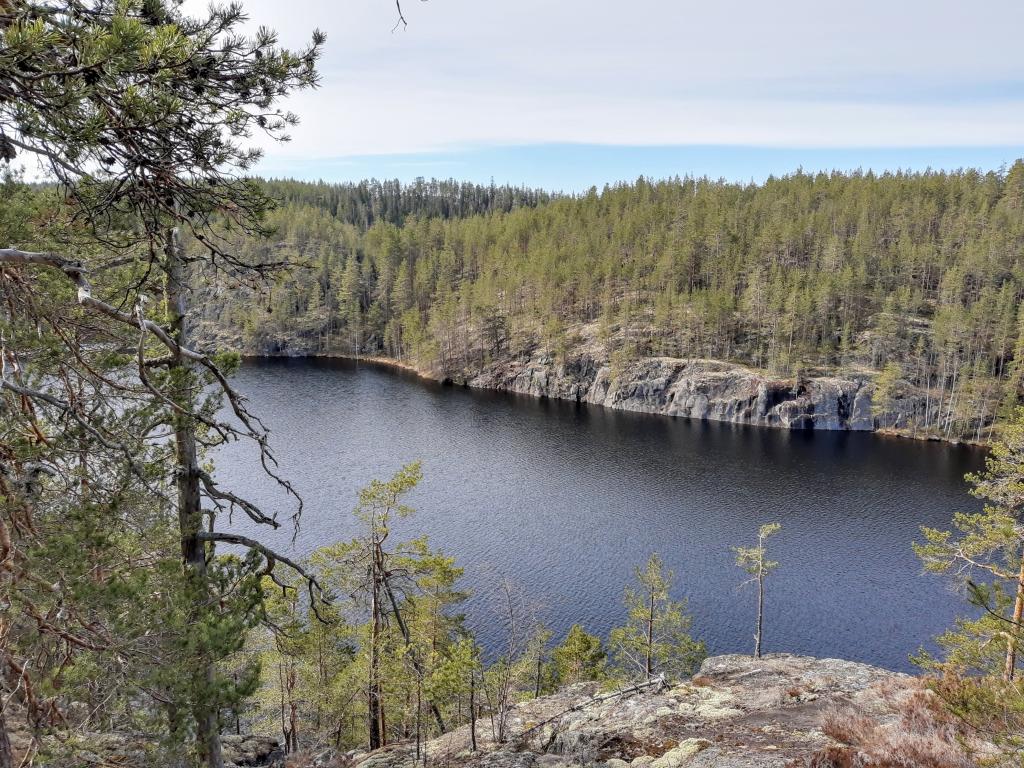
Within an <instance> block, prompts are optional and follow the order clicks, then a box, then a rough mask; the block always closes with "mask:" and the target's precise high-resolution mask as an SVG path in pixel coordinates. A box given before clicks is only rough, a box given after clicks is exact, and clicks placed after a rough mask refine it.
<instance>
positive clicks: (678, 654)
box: [608, 553, 707, 680]
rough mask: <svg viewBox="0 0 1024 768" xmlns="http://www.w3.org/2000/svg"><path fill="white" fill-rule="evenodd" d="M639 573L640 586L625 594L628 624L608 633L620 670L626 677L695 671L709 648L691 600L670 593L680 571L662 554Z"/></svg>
mask: <svg viewBox="0 0 1024 768" xmlns="http://www.w3.org/2000/svg"><path fill="white" fill-rule="evenodd" d="M634 574H635V577H636V585H635V586H634V585H630V586H627V587H626V589H625V593H624V602H625V605H626V610H627V619H626V624H625V625H624V626H621V627H616V628H615V629H613V630H612V631H611V633H610V635H609V637H608V644H609V647H610V648H611V654H612V659H613V661H614V664H615V668H616V671H617V672H618V673H619V674H620V675H623V676H626V677H631V676H635V675H636V674H637V673H639V674H642V675H644V676H645V679H647V680H650V679H652V678H653V677H655V676H656V675H659V674H664V675H665V676H666V677H667V678H669V679H672V680H679V679H682V678H685V677H688V676H690V675H691V674H693V672H694V670H696V669H697V667H698V666H699V665H700V663H701V661H703V660H704V658H705V657H706V656H707V650H706V647H705V645H704V642H703V641H697V640H694V639H693V637H691V636H690V627H691V625H692V624H693V620H692V618H691V617H690V616H688V615H687V613H686V601H685V600H673V599H672V598H671V596H670V592H671V589H672V584H673V581H674V579H675V575H674V574H673V572H672V571H671V570H668V569H666V568H665V566H664V563H663V562H662V560H661V557H660V556H659V555H658V554H657V553H655V554H653V555H651V557H650V559H649V560H648V561H647V563H646V564H645V565H644V567H643V568H639V567H638V568H636V569H635V571H634Z"/></svg>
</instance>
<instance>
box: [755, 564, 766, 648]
mask: <svg viewBox="0 0 1024 768" xmlns="http://www.w3.org/2000/svg"><path fill="white" fill-rule="evenodd" d="M763 622H764V574H763V573H761V574H759V575H758V577H757V634H755V635H754V658H755V659H760V658H761V627H762V624H763Z"/></svg>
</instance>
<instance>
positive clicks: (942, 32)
mask: <svg viewBox="0 0 1024 768" xmlns="http://www.w3.org/2000/svg"><path fill="white" fill-rule="evenodd" d="M202 3H205V0H188V3H187V6H186V7H199V6H200V5H201V4H202ZM245 5H246V8H247V10H248V11H249V13H250V16H251V18H252V20H253V22H254V23H263V24H267V25H269V26H272V27H274V28H277V29H279V30H280V31H281V33H282V39H283V41H284V42H285V43H286V44H290V45H299V44H301V43H302V41H303V40H304V39H306V38H307V37H308V34H309V32H310V31H311V29H312V28H313V27H314V26H319V27H321V28H323V29H324V30H325V31H326V32H327V33H328V45H327V50H326V54H325V58H324V60H323V64H322V71H323V74H324V83H323V88H322V89H320V90H319V91H317V92H315V93H307V94H303V95H302V96H300V97H298V98H296V99H294V100H293V102H292V103H291V104H290V105H289V106H290V107H291V108H293V109H294V110H295V111H297V112H299V113H300V115H301V116H302V118H303V124H302V125H301V126H300V127H298V128H297V129H296V130H295V132H294V139H295V141H294V143H293V144H292V145H290V146H285V147H272V148H268V150H269V159H270V160H271V161H273V162H274V163H275V164H279V163H283V162H287V161H288V159H289V158H290V159H292V160H294V161H298V160H300V159H310V158H329V157H339V156H349V155H392V154H409V153H422V152H438V151H447V150H453V149H468V148H472V147H480V146H496V145H533V144H549V143H553V142H558V143H564V142H574V143H586V144H602V145H624V146H626V145H652V146H653V145H666V144H675V145H760V146H768V147H788V148H795V147H811V148H827V147H833V148H835V147H887V146H900V147H947V146H979V147H984V146H990V147H993V146H1005V145H1013V144H1018V143H1020V142H1021V137H1022V128H1024V57H1021V56H1020V55H1019V40H1018V37H1019V30H1020V29H1021V28H1022V27H1024V3H1020V2H1019V0H987V2H984V3H973V4H968V3H964V2H962V0H900V2H892V0H862V2H859V3H856V4H849V3H840V2H836V1H834V0H778V2H774V3H755V2H749V1H747V2H740V0H720V1H719V2H715V3H706V2H698V1H697V0H635V2H628V3H627V2H622V0H558V1H557V2H552V0H517V2H515V3H511V2H496V1H491V0H488V1H487V2H481V0H430V2H423V3H421V2H415V0H408V2H406V3H405V9H406V16H407V18H408V19H409V22H410V25H409V28H408V29H407V30H405V31H402V30H399V31H397V32H394V33H392V32H391V29H392V26H393V23H394V5H393V4H392V3H391V2H390V1H389V0H343V1H342V2H338V1H337V0H290V2H287V3H281V2H279V0H245Z"/></svg>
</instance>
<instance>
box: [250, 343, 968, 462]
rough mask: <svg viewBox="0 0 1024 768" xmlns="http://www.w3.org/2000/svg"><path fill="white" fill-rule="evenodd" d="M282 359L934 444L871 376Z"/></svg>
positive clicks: (920, 406) (670, 363)
mask: <svg viewBox="0 0 1024 768" xmlns="http://www.w3.org/2000/svg"><path fill="white" fill-rule="evenodd" d="M282 356H288V357H337V358H342V359H348V360H359V361H360V362H362V363H368V364H372V365H379V366H382V367H387V368H394V369H398V370H402V371H405V372H409V373H414V374H416V375H417V376H419V377H421V378H424V379H427V380H430V381H438V382H443V383H446V384H453V385H457V386H465V387H470V388H474V389H490V390H494V391H501V392H511V393H515V394H521V395H529V396H531V397H540V398H552V399H558V400H568V401H572V402H578V403H587V404H591V405H600V406H602V407H604V408H612V409H617V410H625V411H633V412H639V413H650V414H657V415H664V416H674V417H682V418H690V419H698V420H705V421H719V422H727V423H732V424H744V425H749V426H758V427H772V428H778V429H788V430H825V431H853V432H876V433H880V434H885V435H893V436H898V437H907V438H914V439H925V440H940V439H941V438H937V437H934V436H932V435H926V434H924V433H919V432H917V431H916V430H915V429H914V423H915V418H916V417H918V416H919V415H921V414H922V413H923V412H924V408H925V405H926V404H925V401H924V397H923V395H921V394H919V393H915V392H904V393H902V394H901V395H900V396H898V397H895V398H893V400H892V401H891V402H890V403H889V405H888V406H887V408H886V410H885V411H883V412H881V413H877V412H875V410H874V409H873V405H872V396H873V394H874V390H875V385H874V380H873V376H872V375H871V374H868V373H851V374H849V375H844V376H809V377H807V378H805V379H801V380H800V381H796V380H794V379H785V378H780V377H773V376H770V375H768V374H766V373H764V372H761V371H757V370H755V369H752V368H748V367H745V366H742V365H738V364H734V363H727V362H722V361H719V360H705V359H680V358H670V357H654V358H643V359H641V360H637V361H634V362H632V363H629V364H627V365H626V366H624V367H623V369H622V370H621V371H618V372H616V371H614V370H613V367H612V365H611V364H610V363H608V362H607V361H604V360H602V359H600V358H595V357H591V356H589V355H581V356H579V357H576V358H573V359H570V360H568V361H565V362H558V361H556V360H555V359H553V358H552V357H550V356H547V355H544V354H539V355H535V356H531V357H529V358H523V359H513V360H503V361H500V362H497V363H491V364H489V365H487V366H484V367H483V368H482V369H481V370H479V371H469V372H452V371H443V370H436V369H423V368H419V367H417V366H415V365H413V364H411V363H409V362H406V361H402V360H397V359H394V358H390V357H383V356H360V357H358V358H356V357H354V356H350V355H336V354H298V355H268V356H265V357H282ZM944 442H950V443H954V444H956V443H964V442H966V441H958V440H945V441H944Z"/></svg>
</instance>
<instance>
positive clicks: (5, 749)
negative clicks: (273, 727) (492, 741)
mask: <svg viewBox="0 0 1024 768" xmlns="http://www.w3.org/2000/svg"><path fill="white" fill-rule="evenodd" d="M474 749H475V747H474ZM0 768H14V751H13V750H12V749H11V737H10V735H9V734H8V733H7V717H6V714H5V713H4V710H3V708H2V707H0Z"/></svg>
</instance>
